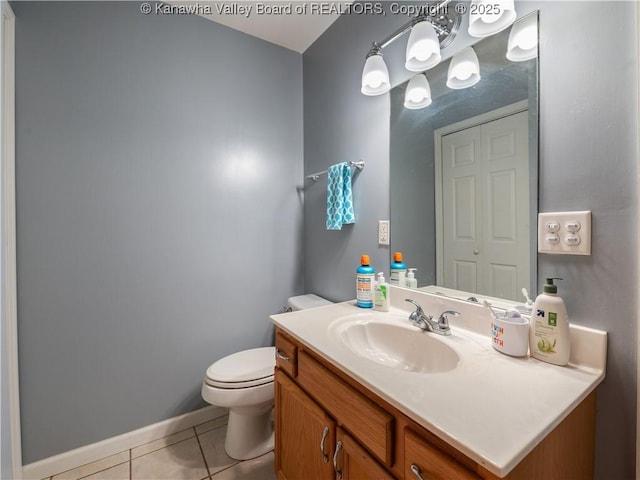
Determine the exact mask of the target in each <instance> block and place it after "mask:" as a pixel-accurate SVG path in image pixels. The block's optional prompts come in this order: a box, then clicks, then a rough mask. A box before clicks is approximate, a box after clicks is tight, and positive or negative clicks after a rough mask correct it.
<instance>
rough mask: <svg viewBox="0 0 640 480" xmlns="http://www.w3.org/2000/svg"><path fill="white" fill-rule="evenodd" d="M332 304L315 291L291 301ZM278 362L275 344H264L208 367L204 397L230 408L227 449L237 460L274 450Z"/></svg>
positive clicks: (297, 305) (293, 305)
mask: <svg viewBox="0 0 640 480" xmlns="http://www.w3.org/2000/svg"><path fill="white" fill-rule="evenodd" d="M330 303H331V302H330V301H328V300H325V299H324V298H321V297H318V296H317V295H312V294H309V295H299V296H296V297H291V298H289V300H288V304H289V309H290V310H304V309H307V308H314V307H319V306H322V305H328V304H330ZM289 309H288V310H289ZM275 364H276V360H275V347H262V348H253V349H250V350H244V351H242V352H237V353H234V354H231V355H228V356H226V357H224V358H221V359H220V360H218V361H217V362H215V363H214V364H213V365H211V366H210V367H209V368H208V369H207V373H206V375H205V378H204V381H203V382H202V398H203V399H204V400H205V401H206V402H207V403H210V404H211V405H217V406H219V407H226V408H228V409H229V422H228V424H227V437H226V439H225V442H224V448H225V450H226V451H227V454H228V455H229V456H230V457H232V458H235V459H236V460H248V459H250V458H255V457H258V456H260V455H263V454H265V453H267V452H269V451H271V450H273V443H274V439H273V421H272V418H271V413H272V410H273V396H274V388H273V369H274V367H275Z"/></svg>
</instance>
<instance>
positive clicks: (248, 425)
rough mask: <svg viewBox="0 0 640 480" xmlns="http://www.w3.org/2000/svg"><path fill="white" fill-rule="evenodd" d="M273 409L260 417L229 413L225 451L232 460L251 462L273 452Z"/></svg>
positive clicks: (269, 409)
mask: <svg viewBox="0 0 640 480" xmlns="http://www.w3.org/2000/svg"><path fill="white" fill-rule="evenodd" d="M272 412H273V408H267V409H266V411H264V412H263V413H260V414H258V415H247V414H246V412H238V411H234V410H230V411H229V422H228V424H227V436H226V438H225V441H224V449H225V451H226V452H227V455H229V456H230V457H231V458H234V459H236V460H249V459H251V458H256V457H259V456H261V455H264V454H265V453H267V452H270V451H271V450H273V445H274V432H273V414H272Z"/></svg>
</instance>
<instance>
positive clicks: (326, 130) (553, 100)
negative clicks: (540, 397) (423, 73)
mask: <svg viewBox="0 0 640 480" xmlns="http://www.w3.org/2000/svg"><path fill="white" fill-rule="evenodd" d="M605 4H606V5H605ZM517 8H518V11H519V12H520V13H524V12H528V11H531V10H532V9H534V8H540V35H541V44H540V79H541V90H540V102H541V104H540V118H541V128H540V157H541V158H540V192H539V193H540V196H539V198H540V200H539V207H540V211H543V212H544V211H558V210H560V211H563V210H577V209H589V210H592V212H593V248H592V251H593V255H592V256H590V257H571V256H548V255H541V256H539V277H538V278H539V280H538V287H540V286H541V284H542V283H541V282H543V281H544V277H545V276H551V275H553V276H561V277H563V278H564V281H563V282H562V285H561V286H560V292H561V294H562V296H563V297H564V299H565V301H566V303H567V307H568V310H569V312H570V313H569V314H570V317H571V321H572V322H574V323H576V324H581V325H586V326H591V327H595V328H600V329H604V330H606V331H608V332H609V357H608V365H607V378H606V380H605V382H604V384H603V385H602V386H601V387H600V389H599V393H598V416H597V445H596V450H597V451H596V474H597V475H596V476H597V478H603V479H605V478H606V479H609V478H616V479H621V478H633V477H634V476H635V427H636V422H635V418H636V316H637V314H636V308H637V289H638V281H637V272H636V265H637V255H638V252H637V227H636V218H637V217H636V214H637V191H636V190H637V189H636V178H637V164H636V157H637V151H636V148H637V143H638V118H637V105H638V98H637V80H638V78H637V66H638V51H637V37H636V34H637V32H636V18H637V17H636V13H637V12H636V8H637V6H636V4H635V2H540V3H529V2H526V3H525V2H517ZM603 11H615V12H616V15H615V16H613V15H609V16H607V15H603V14H602V13H603ZM405 20H406V19H403V18H397V17H394V16H392V15H387V16H386V17H383V16H366V15H350V16H344V17H342V18H340V19H339V20H338V21H337V22H336V23H335V24H334V25H332V27H331V28H330V29H329V30H328V31H327V32H326V33H325V35H324V36H323V37H321V38H320V39H319V40H318V41H317V42H316V43H314V44H313V45H312V47H311V48H309V49H308V50H307V51H306V52H305V54H304V101H305V117H304V120H305V124H304V131H305V173H307V174H308V173H312V172H313V171H317V170H323V169H325V168H326V167H327V165H329V164H331V163H335V161H341V160H350V159H355V158H356V157H357V158H362V159H364V160H365V161H367V167H366V168H365V169H364V170H363V171H362V172H361V174H360V175H359V177H358V178H357V180H356V182H355V184H354V193H355V207H356V215H357V216H358V223H356V224H355V225H353V226H352V227H349V228H345V229H344V230H343V231H341V232H327V231H326V230H325V229H324V204H323V201H322V200H323V199H322V195H321V192H319V191H320V190H321V189H322V185H314V186H312V187H311V188H307V192H308V193H307V197H306V201H305V217H304V223H305V226H304V231H305V258H306V263H305V282H306V286H307V287H308V290H310V291H315V292H316V293H318V294H319V295H324V296H326V297H328V298H331V299H333V300H347V299H351V298H354V297H355V293H354V287H353V274H354V269H355V268H356V266H357V264H358V259H359V255H360V254H361V253H370V254H371V255H372V262H373V266H374V267H375V268H376V269H387V268H388V263H389V250H388V249H387V248H385V247H379V246H378V245H377V236H376V224H377V221H378V220H380V219H386V218H387V217H388V215H389V197H388V189H389V179H390V172H389V153H388V152H389V96H388V95H383V96H380V97H373V98H368V97H365V96H364V95H361V94H360V91H359V84H360V75H361V71H362V65H363V63H364V57H365V55H366V53H367V51H368V49H369V46H370V44H371V42H373V41H380V40H382V39H383V38H384V37H386V36H387V35H388V34H389V33H391V32H392V31H393V30H394V29H395V28H397V27H398V26H400V25H401V24H402V23H404V21H405ZM465 25H466V22H464V23H463V28H465ZM584 25H597V29H596V30H595V31H591V33H590V34H587V33H586V32H587V31H588V29H587V30H585V28H584ZM594 32H595V33H594ZM468 42H469V39H468V38H465V35H461V36H460V38H459V39H457V40H456V41H455V42H454V43H453V45H452V46H451V47H449V48H450V49H452V48H455V49H458V48H461V47H463V46H466V44H468ZM405 45H406V44H405V41H404V40H402V41H398V42H395V43H394V44H393V45H392V46H391V47H389V48H387V49H385V50H384V56H385V59H386V61H387V65H388V66H389V70H390V74H391V78H392V84H393V85H398V84H400V83H402V82H403V81H405V80H406V79H407V78H408V77H409V73H408V72H406V71H405V70H404V67H403V61H404V60H403V56H404V48H405ZM445 54H446V52H445Z"/></svg>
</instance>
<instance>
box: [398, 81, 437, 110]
mask: <svg viewBox="0 0 640 480" xmlns="http://www.w3.org/2000/svg"><path fill="white" fill-rule="evenodd" d="M428 105H431V87H429V81H428V80H427V77H426V76H425V75H424V74H423V73H418V74H417V75H414V76H413V77H411V80H409V84H408V85H407V91H406V92H405V94H404V106H405V108H409V109H411V110H417V109H419V108H424V107H426V106H428Z"/></svg>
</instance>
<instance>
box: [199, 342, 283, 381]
mask: <svg viewBox="0 0 640 480" xmlns="http://www.w3.org/2000/svg"><path fill="white" fill-rule="evenodd" d="M275 365H276V359H275V347H262V348H252V349H250V350H244V351H242V352H237V353H234V354H232V355H229V356H227V357H224V358H221V359H220V360H218V361H217V362H215V363H213V364H212V365H211V366H210V367H209V368H207V373H206V376H205V383H206V384H207V385H210V386H212V387H217V388H224V389H240V388H249V387H256V386H259V385H265V384H267V383H272V382H273V370H274V368H275Z"/></svg>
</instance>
